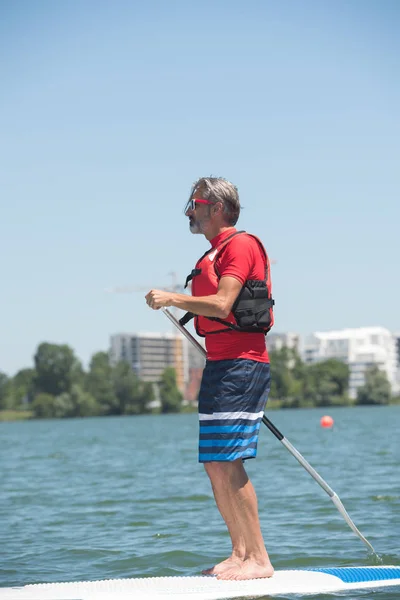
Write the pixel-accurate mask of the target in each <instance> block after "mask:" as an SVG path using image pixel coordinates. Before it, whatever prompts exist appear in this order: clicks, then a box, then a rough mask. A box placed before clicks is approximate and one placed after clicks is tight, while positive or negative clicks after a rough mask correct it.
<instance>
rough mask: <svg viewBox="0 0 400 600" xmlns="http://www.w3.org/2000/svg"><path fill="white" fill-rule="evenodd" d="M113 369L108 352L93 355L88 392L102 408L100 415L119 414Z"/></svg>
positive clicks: (87, 385) (87, 382) (88, 377)
mask: <svg viewBox="0 0 400 600" xmlns="http://www.w3.org/2000/svg"><path fill="white" fill-rule="evenodd" d="M114 383H115V382H114V376H113V367H112V366H111V363H110V357H109V355H108V353H107V352H97V353H96V354H93V356H92V358H91V361H90V365H89V373H88V375H87V377H86V387H87V391H88V392H89V393H90V394H91V395H92V396H93V397H94V398H95V400H96V402H97V403H98V404H99V406H100V413H103V414H106V415H113V414H117V413H118V410H119V400H118V398H117V396H116V393H115V387H114Z"/></svg>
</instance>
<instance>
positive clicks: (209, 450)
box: [199, 358, 271, 462]
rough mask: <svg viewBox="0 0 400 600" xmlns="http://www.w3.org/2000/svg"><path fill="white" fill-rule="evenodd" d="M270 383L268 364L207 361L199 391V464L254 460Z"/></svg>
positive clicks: (245, 361) (236, 360)
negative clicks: (239, 459)
mask: <svg viewBox="0 0 400 600" xmlns="http://www.w3.org/2000/svg"><path fill="white" fill-rule="evenodd" d="M270 380H271V377H270V369H269V364H268V363H262V362H257V361H254V360H247V359H243V358H237V359H234V360H213V361H211V360H208V361H207V362H206V366H205V369H204V372H203V378H202V380H201V386H200V392H199V422H200V439H199V462H209V461H232V460H236V459H238V458H241V459H247V458H255V456H256V454H257V442H258V432H259V430H260V423H261V419H262V417H263V415H264V409H265V405H266V403H267V400H268V392H269V388H270Z"/></svg>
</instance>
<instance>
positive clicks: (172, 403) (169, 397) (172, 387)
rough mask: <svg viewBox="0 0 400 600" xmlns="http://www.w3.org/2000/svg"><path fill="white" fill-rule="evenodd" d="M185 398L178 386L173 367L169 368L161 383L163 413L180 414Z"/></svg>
mask: <svg viewBox="0 0 400 600" xmlns="http://www.w3.org/2000/svg"><path fill="white" fill-rule="evenodd" d="M182 400H183V396H182V394H181V392H180V391H179V389H178V386H177V385H176V373H175V369H174V368H173V367H167V368H166V369H165V370H164V371H163V373H162V375H161V381H160V401H161V412H162V413H171V412H179V411H180V409H181V407H182Z"/></svg>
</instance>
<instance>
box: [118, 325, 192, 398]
mask: <svg viewBox="0 0 400 600" xmlns="http://www.w3.org/2000/svg"><path fill="white" fill-rule="evenodd" d="M110 360H111V362H112V363H113V364H115V363H116V362H118V361H120V360H124V361H126V362H128V363H129V364H130V365H131V367H132V369H133V371H134V372H135V373H136V374H137V376H138V377H139V378H140V379H142V380H143V381H150V382H158V381H159V380H160V377H161V374H162V372H163V371H164V370H165V369H166V368H167V367H174V368H175V372H176V380H177V385H178V387H179V389H180V390H181V391H182V392H184V390H185V387H186V385H187V383H188V379H189V364H188V342H187V340H186V339H185V338H184V337H183V336H181V335H180V334H174V333H118V334H115V335H112V336H111V338H110Z"/></svg>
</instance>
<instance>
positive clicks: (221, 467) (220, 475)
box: [204, 459, 244, 481]
mask: <svg viewBox="0 0 400 600" xmlns="http://www.w3.org/2000/svg"><path fill="white" fill-rule="evenodd" d="M204 468H205V470H206V473H207V475H208V476H209V478H210V479H211V480H215V479H218V480H219V481H221V480H229V479H230V478H231V477H232V476H233V475H234V474H235V473H237V472H238V471H242V470H244V467H243V462H242V460H241V459H238V460H234V461H221V462H218V461H211V462H206V463H204Z"/></svg>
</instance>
